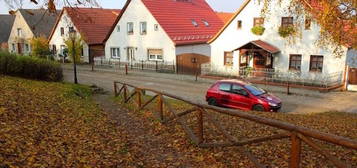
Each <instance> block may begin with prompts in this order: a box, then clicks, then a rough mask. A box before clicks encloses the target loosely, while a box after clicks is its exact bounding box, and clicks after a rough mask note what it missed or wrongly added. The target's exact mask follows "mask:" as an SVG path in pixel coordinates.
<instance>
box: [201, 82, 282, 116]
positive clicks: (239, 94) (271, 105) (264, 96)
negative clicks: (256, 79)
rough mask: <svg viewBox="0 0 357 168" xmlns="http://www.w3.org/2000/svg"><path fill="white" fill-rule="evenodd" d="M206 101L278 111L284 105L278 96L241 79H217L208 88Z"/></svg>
mask: <svg viewBox="0 0 357 168" xmlns="http://www.w3.org/2000/svg"><path fill="white" fill-rule="evenodd" d="M206 101H207V102H208V104H209V105H214V106H225V107H230V108H236V109H241V110H253V111H274V112H277V111H279V110H280V108H281V105H282V103H281V100H280V99H279V98H278V97H275V96H274V95H272V94H269V93H267V92H266V91H265V90H263V89H260V88H258V87H255V86H254V85H252V84H251V83H247V82H243V81H239V80H221V81H217V82H216V83H215V84H213V85H212V86H211V87H210V88H209V89H208V91H207V94H206Z"/></svg>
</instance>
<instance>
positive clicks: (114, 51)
mask: <svg viewBox="0 0 357 168" xmlns="http://www.w3.org/2000/svg"><path fill="white" fill-rule="evenodd" d="M114 54H115V55H114ZM110 58H112V59H120V47H110Z"/></svg>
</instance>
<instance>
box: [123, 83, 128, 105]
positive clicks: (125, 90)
mask: <svg viewBox="0 0 357 168" xmlns="http://www.w3.org/2000/svg"><path fill="white" fill-rule="evenodd" d="M123 87H124V100H123V101H124V102H125V101H126V99H127V98H128V89H127V87H126V85H124V86H123Z"/></svg>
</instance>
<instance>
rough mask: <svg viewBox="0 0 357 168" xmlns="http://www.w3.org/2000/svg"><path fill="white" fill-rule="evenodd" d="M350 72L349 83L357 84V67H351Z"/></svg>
mask: <svg viewBox="0 0 357 168" xmlns="http://www.w3.org/2000/svg"><path fill="white" fill-rule="evenodd" d="M348 74H349V75H348V79H349V84H352V85H357V68H350V70H349V73H348Z"/></svg>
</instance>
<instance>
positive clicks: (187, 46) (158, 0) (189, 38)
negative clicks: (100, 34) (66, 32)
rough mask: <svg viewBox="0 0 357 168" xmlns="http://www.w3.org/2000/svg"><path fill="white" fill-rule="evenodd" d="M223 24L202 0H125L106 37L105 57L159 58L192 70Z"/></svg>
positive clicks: (152, 60)
mask: <svg viewBox="0 0 357 168" xmlns="http://www.w3.org/2000/svg"><path fill="white" fill-rule="evenodd" d="M222 26H223V22H222V21H221V20H220V19H219V17H218V16H217V15H216V13H215V12H214V11H213V10H212V8H211V7H210V6H209V5H208V4H207V3H206V2H205V0H155V1H153V0H128V1H127V2H126V4H125V6H124V9H123V11H122V13H121V14H120V15H119V17H118V18H117V21H116V22H115V24H114V25H113V27H112V31H111V33H110V34H108V37H107V39H106V45H105V53H106V55H105V58H106V59H110V60H113V61H115V60H117V61H119V60H120V61H121V62H127V63H128V64H135V63H137V62H141V61H145V62H147V63H155V61H160V62H164V63H170V64H174V65H176V70H177V72H178V73H188V74H193V73H195V71H196V69H197V68H199V66H200V65H201V64H202V63H206V62H209V60H210V56H211V53H210V51H211V50H210V46H209V45H208V44H207V41H208V40H209V39H211V38H212V37H213V35H214V34H216V33H217V32H218V30H219V29H220V28H221V27H222Z"/></svg>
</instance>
